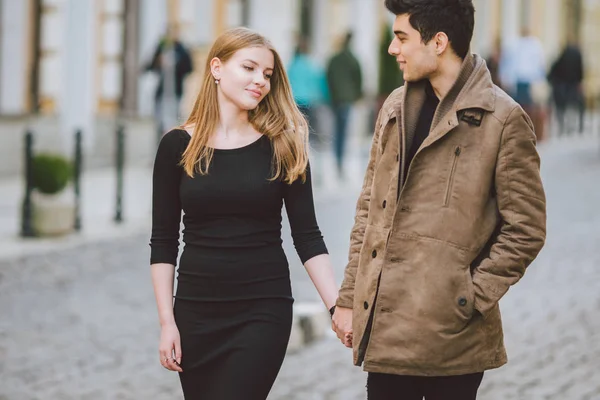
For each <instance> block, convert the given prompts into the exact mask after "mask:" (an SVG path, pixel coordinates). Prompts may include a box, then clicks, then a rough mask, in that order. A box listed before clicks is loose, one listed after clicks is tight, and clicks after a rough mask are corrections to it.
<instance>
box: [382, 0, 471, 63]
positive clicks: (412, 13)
mask: <svg viewBox="0 0 600 400" xmlns="http://www.w3.org/2000/svg"><path fill="white" fill-rule="evenodd" d="M385 7H386V8H387V9H388V10H389V11H390V12H392V13H394V14H396V15H402V14H407V15H408V16H409V21H410V24H411V26H412V27H413V28H415V29H416V30H417V31H418V32H419V33H420V34H421V39H422V40H423V43H427V42H429V41H430V40H431V39H432V38H433V37H434V36H435V35H436V34H437V33H438V32H444V33H445V34H446V35H447V36H448V40H449V41H450V45H451V46H452V49H454V52H455V53H456V54H457V55H458V56H459V57H460V58H463V59H464V58H465V57H466V56H467V53H468V52H469V47H470V45H471V38H472V37H473V28H474V26H475V7H474V6H473V0H385Z"/></svg>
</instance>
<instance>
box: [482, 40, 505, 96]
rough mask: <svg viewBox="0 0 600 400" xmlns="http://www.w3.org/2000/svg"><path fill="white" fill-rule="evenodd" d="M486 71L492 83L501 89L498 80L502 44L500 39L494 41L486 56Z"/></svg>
mask: <svg viewBox="0 0 600 400" xmlns="http://www.w3.org/2000/svg"><path fill="white" fill-rule="evenodd" d="M485 62H486V64H487V67H488V70H489V71H490V75H491V77H492V82H494V84H495V85H496V86H498V87H499V88H502V81H501V79H500V63H501V62H502V42H501V40H500V38H499V37H498V38H496V40H494V44H493V47H492V51H491V52H490V54H489V55H488V58H487V59H486V60H485Z"/></svg>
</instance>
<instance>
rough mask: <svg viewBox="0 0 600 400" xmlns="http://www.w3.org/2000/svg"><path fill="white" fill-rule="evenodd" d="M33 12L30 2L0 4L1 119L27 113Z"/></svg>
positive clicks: (9, 0) (4, 1) (7, 1)
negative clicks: (30, 14)
mask: <svg viewBox="0 0 600 400" xmlns="http://www.w3.org/2000/svg"><path fill="white" fill-rule="evenodd" d="M29 12H30V7H29V2H27V1H11V0H3V1H2V2H1V3H0V19H1V20H0V115H7V114H8V115H14V114H23V113H25V112H26V111H27V106H28V104H27V90H28V85H29V77H30V76H29V55H30V53H29V52H28V51H27V49H29V46H28V43H29V40H30V31H29V27H30V18H29Z"/></svg>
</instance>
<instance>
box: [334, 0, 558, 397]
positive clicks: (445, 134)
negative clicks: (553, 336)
mask: <svg viewBox="0 0 600 400" xmlns="http://www.w3.org/2000/svg"><path fill="white" fill-rule="evenodd" d="M385 5H386V7H387V8H388V10H389V11H391V12H392V13H393V14H395V16H396V19H395V21H394V25H393V30H394V33H395V37H394V39H393V40H392V42H391V44H390V46H389V53H390V54H391V55H392V56H393V57H394V58H395V59H396V60H397V61H398V63H399V64H400V68H401V69H402V71H403V72H404V79H405V81H406V83H405V85H404V86H403V87H401V88H399V89H397V90H395V91H394V92H393V93H392V94H391V95H390V96H389V97H388V99H387V101H386V102H385V104H384V105H383V107H382V109H381V112H380V113H379V117H378V120H377V123H376V125H375V134H374V137H373V145H372V148H371V158H370V161H369V167H368V169H367V173H366V176H365V181H364V184H363V189H362V192H361V194H360V198H359V200H358V204H357V209H356V216H355V220H354V221H355V223H354V227H353V229H352V233H351V239H350V254H349V262H348V265H347V267H346V271H345V276H344V281H343V283H342V287H341V289H340V295H339V298H338V299H337V301H336V304H337V309H336V312H335V314H334V316H333V323H334V327H335V330H336V333H337V335H338V337H339V338H340V340H341V341H342V342H343V343H344V344H345V345H347V346H348V345H351V346H353V355H354V363H355V364H356V365H361V364H364V369H365V371H367V372H368V373H369V374H368V378H367V391H368V398H369V400H391V399H410V400H413V399H414V400H421V399H422V398H423V397H425V398H426V399H427V400H473V399H476V396H477V390H478V388H479V385H480V384H481V381H482V378H483V374H484V371H486V370H489V369H493V368H498V367H500V366H502V365H503V364H505V363H506V361H507V359H506V352H505V348H504V344H503V334H502V322H501V317H500V308H499V306H498V302H499V300H500V299H501V298H502V297H503V296H504V294H505V293H506V292H507V291H508V289H509V288H510V287H511V286H512V285H514V284H515V283H516V282H518V281H519V279H520V278H521V277H522V276H523V274H524V273H525V269H526V268H527V266H528V265H529V264H530V263H531V262H532V261H533V259H534V258H535V257H536V256H537V254H538V252H539V251H540V249H541V248H542V246H543V244H544V241H545V234H546V233H545V223H546V212H545V195H544V189H543V187H542V182H541V178H540V171H539V167H540V165H539V156H538V153H537V151H536V148H535V135H534V133H533V129H532V125H531V121H530V119H529V118H528V117H527V115H526V114H525V112H524V111H523V109H522V108H521V107H520V106H519V105H518V104H517V103H516V102H515V101H514V100H513V99H511V98H510V97H509V96H508V95H506V93H504V92H503V91H502V90H500V89H499V88H498V87H496V86H495V85H494V84H493V83H492V80H491V77H490V73H489V70H488V69H487V67H486V64H485V62H484V61H483V59H482V58H481V57H479V56H477V55H474V54H471V53H470V52H469V49H470V42H471V38H472V35H473V29H474V19H475V17H474V13H475V10H474V7H473V2H472V0H452V1H449V0H422V1H414V0H386V1H385ZM350 331H351V332H352V337H351V340H348V338H347V337H346V336H345V332H350Z"/></svg>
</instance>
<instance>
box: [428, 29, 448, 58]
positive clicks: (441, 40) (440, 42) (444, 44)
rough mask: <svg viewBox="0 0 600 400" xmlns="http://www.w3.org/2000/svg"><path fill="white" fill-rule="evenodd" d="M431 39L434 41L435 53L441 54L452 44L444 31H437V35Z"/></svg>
mask: <svg viewBox="0 0 600 400" xmlns="http://www.w3.org/2000/svg"><path fill="white" fill-rule="evenodd" d="M431 40H433V41H434V44H435V53H436V54H437V55H438V56H441V55H442V54H443V53H444V52H445V51H446V49H448V47H449V46H450V40H449V39H448V35H446V34H445V33H444V32H438V33H436V35H435V36H434V37H433V39H431Z"/></svg>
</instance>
